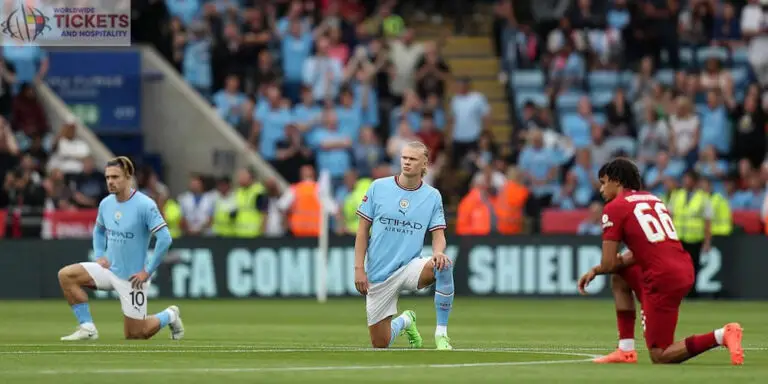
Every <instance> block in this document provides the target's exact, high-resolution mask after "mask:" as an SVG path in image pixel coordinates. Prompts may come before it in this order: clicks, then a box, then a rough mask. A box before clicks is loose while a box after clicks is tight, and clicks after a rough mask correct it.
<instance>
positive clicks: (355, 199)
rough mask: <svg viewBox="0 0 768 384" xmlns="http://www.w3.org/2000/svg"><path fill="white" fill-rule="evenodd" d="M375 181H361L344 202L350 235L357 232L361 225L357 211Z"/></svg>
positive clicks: (345, 222)
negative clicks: (358, 226)
mask: <svg viewBox="0 0 768 384" xmlns="http://www.w3.org/2000/svg"><path fill="white" fill-rule="evenodd" d="M372 182H373V181H372V180H371V179H367V178H366V179H360V180H358V181H357V183H356V184H355V189H353V190H352V191H351V192H349V194H348V195H347V198H346V199H345V200H344V226H345V227H346V228H347V231H348V232H350V233H355V232H357V225H358V224H360V216H358V215H357V209H358V208H360V204H361V203H362V202H363V197H364V196H365V193H366V192H367V191H368V187H370V186H371V183H372Z"/></svg>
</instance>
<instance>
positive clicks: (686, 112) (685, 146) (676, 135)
mask: <svg viewBox="0 0 768 384" xmlns="http://www.w3.org/2000/svg"><path fill="white" fill-rule="evenodd" d="M675 103H676V108H675V109H676V111H675V114H674V115H672V116H670V117H669V127H670V130H671V132H672V136H671V139H672V140H670V141H671V142H672V143H673V145H672V151H673V152H672V153H673V154H674V155H675V156H677V157H680V158H682V159H684V160H685V162H686V164H688V166H692V165H693V163H695V162H696V159H697V158H698V149H697V145H698V144H699V138H700V136H701V131H700V120H699V117H698V116H697V115H696V114H695V113H694V111H693V106H692V105H691V100H690V99H689V98H687V97H684V96H680V97H678V98H677V100H676V101H675Z"/></svg>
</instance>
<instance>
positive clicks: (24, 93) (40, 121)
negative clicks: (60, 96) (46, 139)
mask: <svg viewBox="0 0 768 384" xmlns="http://www.w3.org/2000/svg"><path fill="white" fill-rule="evenodd" d="M11 126H12V127H13V129H14V130H16V131H19V132H20V133H23V134H24V135H25V136H26V137H28V138H29V137H34V136H45V134H46V133H47V132H48V119H47V118H46V116H45V110H43V106H42V105H40V101H38V100H37V92H36V91H35V88H34V87H33V86H32V84H30V83H24V84H22V85H21V88H20V92H19V95H18V96H16V98H14V100H13V118H12V120H11Z"/></svg>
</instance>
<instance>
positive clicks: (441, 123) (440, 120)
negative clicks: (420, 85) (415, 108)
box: [419, 93, 446, 132]
mask: <svg viewBox="0 0 768 384" xmlns="http://www.w3.org/2000/svg"><path fill="white" fill-rule="evenodd" d="M421 113H422V115H423V114H426V113H431V114H432V120H433V122H434V123H435V128H436V129H437V130H438V131H440V132H443V131H445V124H446V122H445V110H444V109H443V101H442V99H440V97H439V96H438V95H437V94H436V93H430V94H429V95H427V100H426V102H425V103H424V104H423V105H422V107H421ZM419 125H421V124H419Z"/></svg>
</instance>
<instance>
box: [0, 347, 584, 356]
mask: <svg viewBox="0 0 768 384" xmlns="http://www.w3.org/2000/svg"><path fill="white" fill-rule="evenodd" d="M295 352H302V353H307V352H321V353H327V352H371V353H387V352H444V351H437V350H435V349H413V348H387V349H373V348H357V347H335V348H334V347H327V348H294V349H291V348H285V349H273V348H269V349H218V350H209V349H146V350H137V349H94V350H89V351H83V350H55V351H0V355H56V354H105V353H106V354H145V353H146V354H151V353H206V354H211V353H225V354H229V353H232V354H237V353H295ZM453 352H470V353H530V354H538V355H562V356H577V357H589V358H594V357H596V356H598V355H594V354H591V353H579V352H563V351H553V350H547V349H542V350H537V349H527V348H489V349H480V348H458V349H454V350H453Z"/></svg>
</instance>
